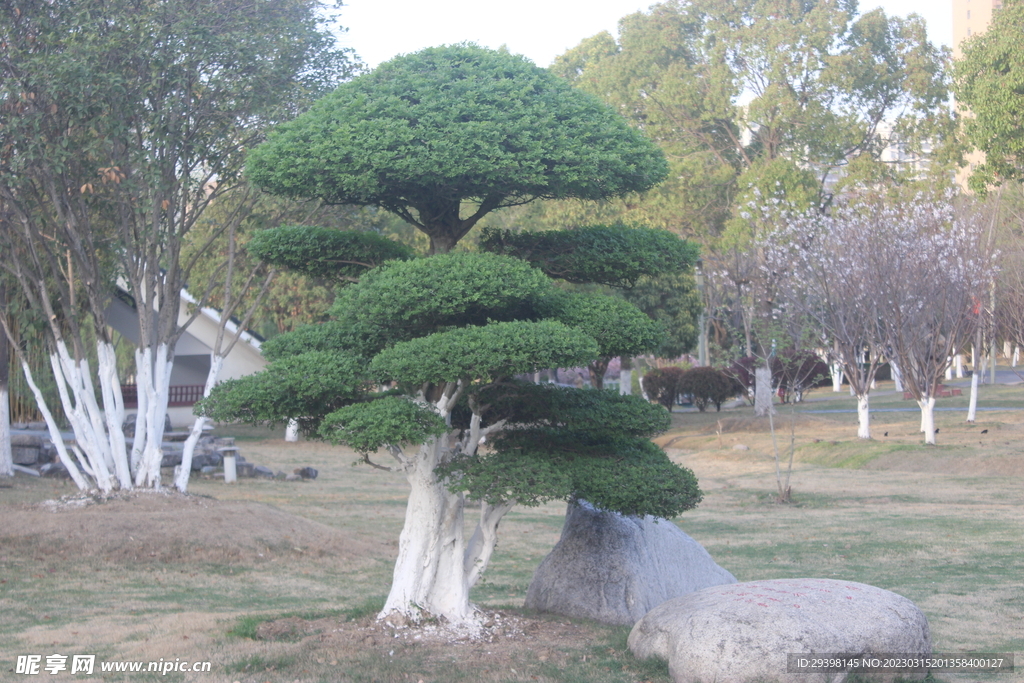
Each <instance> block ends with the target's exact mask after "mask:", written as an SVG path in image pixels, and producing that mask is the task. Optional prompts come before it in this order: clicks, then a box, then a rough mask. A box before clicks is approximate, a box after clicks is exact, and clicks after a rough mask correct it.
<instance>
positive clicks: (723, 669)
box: [629, 579, 932, 683]
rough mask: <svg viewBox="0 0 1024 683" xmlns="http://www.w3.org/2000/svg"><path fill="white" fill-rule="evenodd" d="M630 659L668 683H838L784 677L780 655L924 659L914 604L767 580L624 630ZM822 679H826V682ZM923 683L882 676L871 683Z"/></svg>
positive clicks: (844, 586)
mask: <svg viewBox="0 0 1024 683" xmlns="http://www.w3.org/2000/svg"><path fill="white" fill-rule="evenodd" d="M629 649H630V650H631V651H632V652H633V654H634V655H636V657H637V658H639V659H647V658H649V657H658V658H659V659H665V660H668V665H669V673H670V674H671V676H672V680H673V681H674V682H675V683H697V682H698V681H737V682H739V681H777V680H785V681H787V683H811V682H812V681H813V682H818V681H822V680H831V681H833V682H834V683H841V682H842V681H843V680H845V679H846V676H847V674H846V672H839V673H835V674H823V673H820V672H818V673H798V672H794V673H789V672H788V671H787V668H788V655H789V654H810V653H815V654H840V653H848V654H850V655H851V656H853V655H866V654H883V653H903V654H921V655H923V654H930V653H931V651H932V645H931V635H930V632H929V629H928V620H927V619H926V618H925V616H924V614H923V613H922V612H921V610H920V609H918V608H917V606H916V605H914V603H913V602H911V601H910V600H908V599H907V598H904V597H903V596H901V595H897V594H896V593H892V592H890V591H887V590H883V589H881V588H876V587H875V586H869V585H866V584H863V583H854V582H853V581H835V580H832V579H775V580H767V581H751V582H748V583H737V584H734V585H731V586H714V587H711V588H706V589H704V590H701V591H698V592H696V593H691V594H690V595H685V596H683V597H680V598H675V599H673V600H669V601H668V602H664V603H662V604H661V605H658V606H657V607H655V608H654V609H652V610H651V611H650V612H649V613H648V614H647V615H645V616H644V618H643V619H641V620H640V621H639V622H637V624H636V625H635V626H634V627H633V631H632V632H631V633H630V634H629ZM829 676H831V677H829ZM896 677H900V678H904V679H911V678H915V677H916V678H919V679H920V678H924V672H917V673H916V674H915V672H913V671H900V672H896V671H889V672H887V673H886V674H885V675H884V676H879V677H878V678H877V679H876V678H874V677H873V678H872V680H883V679H884V680H893V679H894V678H896Z"/></svg>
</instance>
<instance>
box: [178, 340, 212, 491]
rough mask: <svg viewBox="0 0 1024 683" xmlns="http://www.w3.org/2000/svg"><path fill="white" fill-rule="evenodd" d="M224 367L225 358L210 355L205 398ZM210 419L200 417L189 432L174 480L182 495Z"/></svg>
mask: <svg viewBox="0 0 1024 683" xmlns="http://www.w3.org/2000/svg"><path fill="white" fill-rule="evenodd" d="M223 367H224V356H220V355H217V354H215V353H211V354H210V371H209V372H208V373H206V385H205V386H204V387H203V398H206V397H207V396H209V395H210V392H211V391H213V388H214V387H215V386H217V379H218V378H219V377H220V371H221V368H223ZM208 421H209V420H208V418H206V417H204V416H202V415H200V416H199V417H197V418H196V420H195V422H193V423H192V431H190V432H189V434H188V438H187V439H185V445H184V447H183V448H182V451H181V467H180V468H178V476H177V478H176V479H175V480H174V486H175V488H177V489H178V490H179V491H181V492H182V493H186V492H187V491H188V478H189V476H191V474H192V456H193V455H194V454H195V452H196V444H197V443H199V437H201V436H202V435H203V428H204V427H205V426H206V423H207V422H208Z"/></svg>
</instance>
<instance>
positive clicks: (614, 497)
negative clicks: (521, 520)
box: [441, 429, 702, 518]
mask: <svg viewBox="0 0 1024 683" xmlns="http://www.w3.org/2000/svg"><path fill="white" fill-rule="evenodd" d="M441 473H443V474H445V475H447V476H449V477H450V479H451V483H450V487H451V488H453V489H456V490H465V491H468V492H469V495H470V497H472V498H479V499H483V500H486V501H488V502H489V503H492V504H495V503H500V502H503V501H507V500H516V501H518V502H520V503H522V504H524V505H538V504H540V503H543V502H546V501H549V500H574V499H585V500H588V501H590V502H591V503H593V504H594V505H596V506H597V507H599V508H602V509H606V510H615V511H616V512H621V513H622V514H626V515H656V516H658V517H666V518H671V517H675V516H677V515H678V514H680V513H681V512H683V511H685V510H689V509H691V508H693V507H695V506H696V505H697V504H698V503H699V502H700V500H701V498H702V494H701V491H700V488H699V487H698V486H697V480H696V478H695V477H694V476H693V473H692V472H691V471H690V470H688V469H686V468H683V467H679V466H678V465H675V464H673V463H672V462H671V461H670V460H669V459H668V457H666V456H665V453H664V451H662V450H661V449H660V448H658V447H657V446H655V445H654V444H652V443H651V442H650V441H646V440H644V439H630V438H622V437H620V438H616V439H595V438H593V437H592V436H590V435H589V433H588V432H585V431H584V432H568V431H565V430H547V429H533V430H515V431H511V432H507V433H502V434H501V436H499V437H498V438H497V439H496V440H495V443H494V452H492V453H489V454H485V455H478V456H474V457H472V458H463V459H460V460H457V461H455V462H453V463H451V464H449V465H447V466H445V467H444V468H442V469H441Z"/></svg>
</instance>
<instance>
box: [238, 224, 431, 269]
mask: <svg viewBox="0 0 1024 683" xmlns="http://www.w3.org/2000/svg"><path fill="white" fill-rule="evenodd" d="M247 248H248V250H249V253H250V254H252V255H253V256H255V257H256V258H258V259H261V260H263V261H266V262H267V263H270V264H271V265H275V266H280V267H282V268H287V269H289V270H293V271H298V272H300V273H303V274H304V275H308V276H310V277H322V278H330V279H334V280H352V279H356V278H358V277H359V276H360V275H362V274H363V273H365V272H366V271H367V270H370V269H371V268H376V267H377V266H379V265H381V264H383V263H384V262H386V261H393V260H408V259H411V258H413V256H414V254H413V251H412V249H410V248H409V247H407V246H406V245H404V244H400V243H398V242H395V241H394V240H389V239H388V238H386V237H382V236H380V235H377V234H375V233H372V232H355V231H351V230H331V229H329V228H319V227H312V226H300V225H289V226H284V227H280V228H273V229H270V230H261V231H259V232H257V233H255V234H254V235H253V236H252V239H250V240H249V244H248V245H247Z"/></svg>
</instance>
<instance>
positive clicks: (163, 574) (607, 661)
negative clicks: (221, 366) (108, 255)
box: [0, 384, 1024, 683]
mask: <svg viewBox="0 0 1024 683" xmlns="http://www.w3.org/2000/svg"><path fill="white" fill-rule="evenodd" d="M965 393H966V392H965ZM966 405H967V398H966V397H955V398H948V399H940V400H939V402H938V407H940V408H945V407H950V408H955V409H957V410H955V411H939V412H937V413H936V424H937V426H938V427H939V429H940V433H939V435H938V445H937V446H935V447H925V446H924V445H922V439H921V437H920V435H919V434H918V432H917V427H918V423H919V414H918V413H917V412H916V411H903V410H901V409H905V408H914V404H913V403H912V402H909V401H903V400H901V397H900V396H897V395H895V392H893V391H892V390H891V385H890V386H886V385H884V384H883V385H882V386H881V387H880V389H879V391H878V393H877V394H876V396H875V397H874V398H873V399H872V408H873V409H874V410H875V411H876V412H875V413H874V418H873V420H872V430H873V436H874V439H873V440H872V441H870V442H864V441H861V440H858V439H857V438H856V411H855V408H856V406H855V403H854V401H853V399H852V398H850V397H848V396H847V395H843V394H833V393H832V392H830V391H828V390H827V389H824V390H818V391H816V392H814V393H812V394H811V395H810V396H809V400H808V401H807V402H805V403H803V404H800V405H797V406H795V407H792V406H779V413H778V415H777V416H776V418H775V426H776V441H777V443H778V447H779V450H780V452H781V454H782V456H783V460H784V462H783V465H785V459H786V458H787V457H788V452H789V449H790V448H791V447H792V449H793V453H794V468H793V473H792V478H791V486H792V496H793V503H792V504H789V505H780V504H778V503H776V502H775V495H776V478H775V459H774V456H773V453H774V449H773V446H772V435H771V433H770V431H769V430H768V426H767V421H766V420H758V419H754V418H753V417H752V415H751V413H752V410H751V409H750V408H748V407H739V408H734V409H728V410H723V411H722V412H721V413H704V414H698V413H691V412H681V413H676V414H674V415H673V428H672V430H671V431H670V432H668V433H666V434H665V435H662V436H661V437H659V438H658V439H657V441H658V442H659V443H660V444H662V445H663V446H665V447H666V450H667V451H668V453H669V455H670V456H671V457H672V458H673V459H674V460H675V461H677V462H679V463H681V464H684V465H686V466H687V467H690V468H692V469H693V470H694V472H696V474H697V476H698V478H699V480H700V482H701V486H702V488H703V490H704V492H705V497H704V501H703V502H702V504H701V505H700V507H698V508H697V509H696V510H693V511H691V512H688V513H686V514H685V515H683V516H682V517H680V518H679V519H677V520H675V521H676V523H677V524H678V525H679V526H680V527H681V528H682V529H683V530H684V531H686V532H687V533H688V534H690V535H691V536H693V537H694V538H695V539H696V540H698V541H699V542H700V543H702V544H703V545H704V546H705V547H706V548H707V549H708V551H709V552H710V553H711V555H712V556H713V557H714V558H715V559H716V561H717V562H718V563H719V564H721V565H722V566H723V567H725V568H726V569H728V570H729V571H731V572H732V573H733V574H734V575H735V576H736V577H737V578H738V579H739V580H740V581H749V580H755V579H767V578H780V577H823V578H842V579H847V580H852V581H860V582H864V583H868V584H872V585H876V586H879V587H881V588H885V589H888V590H892V591H895V592H897V593H900V594H902V595H904V596H906V597H908V598H910V599H911V600H913V601H914V602H915V603H917V605H918V606H919V607H920V608H921V609H922V610H923V611H924V612H925V614H926V615H927V617H928V620H929V623H930V624H931V628H932V638H933V642H934V648H935V650H936V651H945V652H948V651H962V650H970V651H976V652H1016V653H1019V655H1021V656H1024V622H1022V616H1024V386H1015V387H1013V386H1011V387H1004V386H999V387H994V388H992V387H985V386H983V387H982V398H981V401H980V405H981V406H982V407H990V408H996V409H997V410H985V411H982V412H979V415H978V422H977V424H976V425H967V424H966V423H965V422H964V419H965V417H966ZM823 411H850V412H823ZM982 430H987V432H986V433H985V434H982V433H981V432H982ZM219 433H221V434H224V435H231V434H234V435H235V436H237V437H238V443H239V446H240V449H241V452H242V455H243V456H245V457H246V459H248V460H249V461H250V462H254V463H257V464H264V465H267V466H270V467H272V468H274V469H275V470H284V471H286V472H290V471H291V470H292V469H294V468H297V467H302V466H306V465H311V466H313V467H316V468H317V469H319V470H320V476H319V478H317V479H316V480H315V481H307V482H285V481H277V480H251V479H250V480H242V481H241V482H240V483H239V484H238V485H233V486H227V485H225V484H223V483H222V482H218V481H216V480H213V479H198V480H195V481H194V482H193V484H192V494H193V495H192V496H191V497H190V498H189V499H188V500H187V501H182V500H178V499H174V498H173V497H164V496H157V495H155V494H148V495H140V496H137V497H135V498H133V499H130V500H114V501H109V502H104V503H97V504H92V505H88V506H85V507H81V508H76V509H61V510H59V511H51V510H50V509H48V508H44V507H41V506H40V505H39V503H40V502H41V501H44V500H53V499H58V498H60V497H61V496H69V495H74V494H76V490H75V489H74V487H73V485H71V484H70V483H65V482H60V481H54V480H49V479H42V480H40V479H33V478H29V477H24V476H18V477H16V478H15V479H14V480H13V482H10V483H9V485H8V484H5V485H4V487H3V488H0V615H2V616H0V680H4V681H6V680H12V681H16V680H35V679H36V678H37V677H34V676H24V675H18V674H15V673H14V668H15V662H16V659H17V656H18V655H27V654H39V655H43V658H44V659H43V663H44V664H45V657H46V655H52V654H58V653H59V654H68V655H73V654H96V655H97V656H98V657H97V661H98V662H99V661H120V660H130V661H144V662H149V661H159V660H161V659H162V660H163V661H164V662H173V661H175V660H180V661H189V662H192V661H209V662H211V670H210V672H209V673H197V674H183V673H174V672H171V673H168V674H167V675H161V674H159V673H140V674H125V673H119V674H113V673H110V674H102V673H100V672H99V671H97V672H96V673H95V674H94V675H93V676H82V675H78V676H71V675H69V674H68V673H67V672H64V673H59V674H57V675H50V674H48V673H45V672H43V673H41V674H40V677H41V678H45V679H46V680H54V681H59V680H107V681H158V680H159V681H203V682H210V683H220V682H226V683H231V682H234V681H239V682H240V683H261V682H263V681H269V682H271V683H278V682H281V683H284V682H289V683H290V682H292V681H301V682H302V683H306V682H307V681H308V682H318V681H324V682H328V681H330V682H348V681H353V682H355V681H367V682H369V681H381V682H395V683H404V682H406V681H411V682H412V683H417V681H423V682H424V683H429V682H431V681H436V682H439V683H447V682H449V681H502V682H504V681H542V682H543V681H548V682H564V683H569V682H580V683H582V682H599V683H604V682H609V683H616V682H622V683H641V682H643V681H647V682H650V683H665V682H667V681H669V680H670V679H669V676H668V673H667V667H665V666H664V665H661V664H659V663H645V662H637V661H636V660H634V659H633V658H632V656H631V655H629V654H628V652H627V651H626V650H625V638H626V635H627V633H628V630H627V629H621V628H613V627H606V626H603V625H599V624H593V623H588V622H580V621H574V620H569V619H566V618H559V617H551V616H543V615H535V614H528V613H526V612H525V611H524V610H523V609H522V608H521V605H522V601H523V597H524V594H525V591H526V588H527V586H528V585H529V582H530V577H531V575H532V573H533V570H534V569H535V568H536V566H537V564H538V563H539V562H540V560H541V559H542V558H543V557H544V555H545V554H546V553H547V552H548V551H549V550H550V549H551V547H552V546H553V545H554V544H555V542H556V541H557V540H558V535H559V532H560V529H561V523H562V516H563V514H564V505H557V504H551V505H546V506H542V507H539V508H517V509H515V510H513V511H512V512H511V513H510V514H509V515H508V516H507V517H506V519H505V521H503V523H502V527H501V532H500V538H501V540H500V542H499V548H498V551H497V553H496V555H495V558H494V561H493V564H492V566H491V568H490V570H489V571H488V572H487V574H486V575H485V578H484V580H483V582H482V583H481V584H480V585H479V586H477V587H476V589H475V592H474V594H473V599H474V601H475V602H476V603H477V604H479V605H480V606H482V607H484V608H486V609H488V610H494V611H495V616H494V627H493V629H492V633H493V634H494V636H495V637H494V638H493V639H492V640H491V642H483V643H473V644H467V643H455V644H451V643H448V642H445V641H443V640H440V639H438V638H433V637H432V636H431V635H430V634H429V633H426V634H419V635H421V637H420V638H416V636H415V635H414V634H413V633H411V632H409V633H399V632H395V631H393V630H388V629H385V628H383V627H381V626H380V625H379V624H376V623H375V621H374V620H373V616H372V615H373V612H374V611H375V610H376V609H378V608H379V606H380V605H381V604H382V602H383V598H384V596H385V594H386V592H387V587H388V584H389V581H390V571H391V563H392V561H393V558H394V555H395V552H396V547H397V539H398V534H399V531H400V529H401V525H402V519H403V515H404V511H405V510H404V504H405V496H406V491H407V487H406V484H405V482H404V480H402V479H401V478H400V477H393V476H390V475H388V474H386V473H383V472H379V471H376V470H372V469H370V468H367V467H365V466H364V467H358V466H357V467H353V466H352V463H353V461H354V460H355V456H354V455H353V454H352V453H351V452H348V451H346V450H345V449H341V448H334V447H328V446H325V445H323V444H319V443H309V442H301V443H298V444H288V443H285V442H284V441H282V440H280V439H279V438H277V437H278V435H277V434H271V433H268V432H262V431H260V430H252V429H248V428H224V429H221V430H220V431H219ZM886 433H887V434H886ZM467 518H472V510H470V511H469V512H468V514H467ZM97 666H98V665H97ZM1021 666H1024V661H1021V662H1018V667H1019V668H1020V667H1021ZM936 678H937V680H938V681H949V682H950V683H953V682H954V681H973V680H983V679H982V678H981V677H978V676H968V675H960V674H939V675H937V677H936ZM987 680H993V681H1006V682H1007V683H1009V682H1011V681H1013V682H1017V681H1024V675H1022V674H1021V673H1014V674H1002V675H999V676H998V677H990V678H989V679H987Z"/></svg>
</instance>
